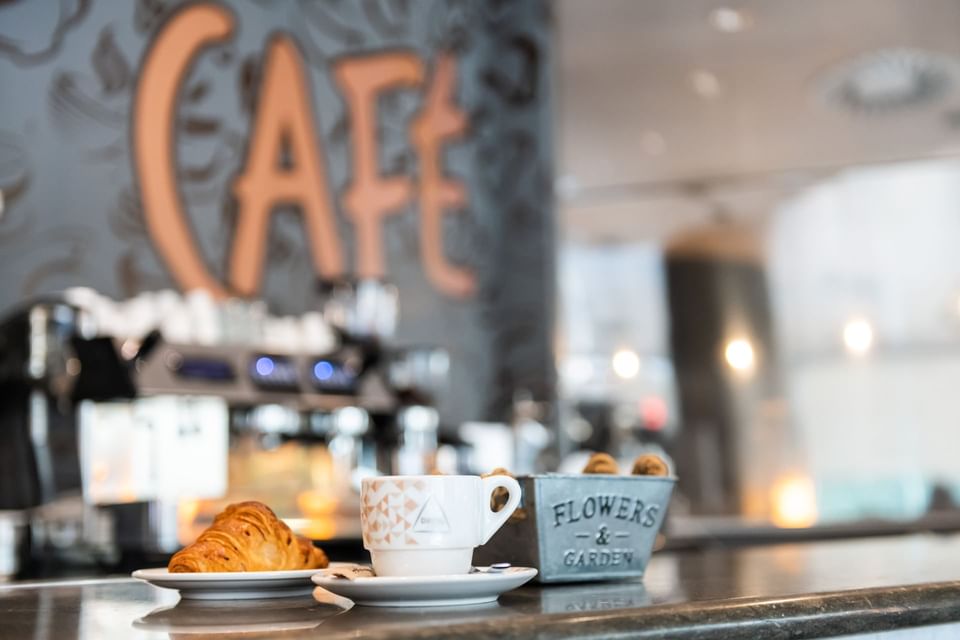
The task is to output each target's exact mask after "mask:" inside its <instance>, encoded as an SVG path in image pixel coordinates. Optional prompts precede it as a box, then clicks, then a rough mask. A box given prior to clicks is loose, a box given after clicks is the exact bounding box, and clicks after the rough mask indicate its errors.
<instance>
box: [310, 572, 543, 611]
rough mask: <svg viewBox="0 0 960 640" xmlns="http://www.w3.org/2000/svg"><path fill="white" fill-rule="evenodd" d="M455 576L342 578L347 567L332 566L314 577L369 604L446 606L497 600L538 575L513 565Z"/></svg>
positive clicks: (375, 605)
mask: <svg viewBox="0 0 960 640" xmlns="http://www.w3.org/2000/svg"><path fill="white" fill-rule="evenodd" d="M479 569H480V571H479V572H478V573H468V574H466V575H453V576H416V577H404V578H381V577H379V576H369V577H368V576H361V577H356V578H354V579H352V580H348V579H345V578H338V577H336V576H335V575H334V574H336V573H340V574H342V573H343V567H330V568H329V569H323V570H321V571H320V572H319V573H317V574H315V575H314V576H313V577H312V578H311V580H313V582H314V584H317V585H319V586H321V587H323V588H324V589H326V590H327V591H330V592H331V593H334V594H336V595H338V596H343V597H345V598H349V599H350V600H353V601H354V602H355V603H356V604H362V605H366V606H368V607H444V606H458V605H465V604H481V603H484V602H493V601H495V600H496V599H497V598H498V597H500V594H502V593H504V592H507V591H510V590H511V589H516V588H517V587H519V586H520V585H522V584H524V583H526V582H527V581H529V580H530V579H531V578H533V577H534V576H535V575H537V570H536V569H531V568H529V567H510V568H509V569H506V570H504V571H498V572H489V573H488V572H487V571H486V567H480V568H479Z"/></svg>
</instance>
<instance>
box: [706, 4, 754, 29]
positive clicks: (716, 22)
mask: <svg viewBox="0 0 960 640" xmlns="http://www.w3.org/2000/svg"><path fill="white" fill-rule="evenodd" d="M710 24H712V25H713V28H714V29H716V30H717V31H722V32H723V33H737V32H738V31H743V30H744V29H747V28H749V27H750V25H751V24H753V20H752V19H751V18H750V14H748V13H746V12H745V11H741V10H739V9H733V8H731V7H717V8H716V9H714V10H713V11H711V12H710Z"/></svg>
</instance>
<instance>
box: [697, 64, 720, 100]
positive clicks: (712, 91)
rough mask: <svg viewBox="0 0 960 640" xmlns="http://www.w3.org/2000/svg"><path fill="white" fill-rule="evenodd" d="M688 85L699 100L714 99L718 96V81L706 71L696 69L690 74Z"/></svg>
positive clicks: (714, 75)
mask: <svg viewBox="0 0 960 640" xmlns="http://www.w3.org/2000/svg"><path fill="white" fill-rule="evenodd" d="M690 85H691V86H692V87H693V90H694V91H695V92H696V93H697V95H699V96H700V97H701V98H708V99H710V98H716V97H717V96H718V95H720V79H719V78H717V76H716V74H713V73H711V72H710V71H707V70H706V69H697V70H696V71H694V72H693V73H691V74H690Z"/></svg>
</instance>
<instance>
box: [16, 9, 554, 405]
mask: <svg viewBox="0 0 960 640" xmlns="http://www.w3.org/2000/svg"><path fill="white" fill-rule="evenodd" d="M548 43H549V16H548V7H547V4H546V3H545V2H540V1H537V2H504V1H494V0H491V1H487V2H478V1H467V2H456V1H452V0H447V1H439V0H415V1H411V0H350V1H346V0H343V1H337V0H328V1H319V0H298V1H281V0H274V1H270V0H246V1H240V0H237V1H234V2H174V1H169V0H136V1H131V2H116V1H115V0H59V2H57V1H53V0H51V1H45V2H36V1H29V0H21V1H19V2H17V1H13V2H10V1H8V2H4V3H0V190H2V193H3V197H4V202H5V207H4V211H3V214H2V217H0V274H2V282H3V286H2V287H0V309H7V308H9V307H12V306H14V305H15V304H17V303H18V302H19V301H21V300H22V299H24V298H28V297H30V296H33V295H38V294H42V293H45V292H51V291H57V290H60V289H62V288H64V287H67V286H71V285H88V286H92V287H95V288H96V289H98V290H100V291H102V292H103V293H105V294H107V295H111V296H114V297H116V298H124V297H128V296H131V295H133V294H135V293H137V292H138V291H143V290H155V289H161V288H171V287H172V288H177V289H180V290H188V289H191V288H195V287H203V288H206V289H209V290H210V291H212V292H214V293H215V294H216V295H219V296H233V295H239V296H261V297H263V298H264V299H266V300H267V301H268V303H269V304H270V307H271V309H272V310H273V311H274V312H275V313H296V312H301V311H304V310H306V309H309V308H311V307H312V306H314V305H315V304H316V302H317V299H316V297H315V291H316V282H317V279H318V278H321V277H337V276H351V277H352V276H364V277H386V278H388V279H389V280H391V281H393V282H395V283H396V284H397V285H398V287H399V289H400V296H401V298H400V301H401V317H400V327H399V339H400V341H402V342H407V343H410V342H416V343H431V344H441V345H443V346H446V347H447V348H449V349H450V350H451V353H452V356H453V363H454V370H453V373H452V380H451V383H452V393H451V395H450V397H448V398H446V399H445V401H444V403H443V405H442V407H441V408H442V410H443V413H444V416H445V418H446V420H447V421H448V422H450V423H456V422H459V421H462V420H465V419H478V418H483V419H490V418H494V419H497V418H502V417H503V414H504V411H505V408H506V406H507V405H508V403H509V400H510V397H511V396H512V394H513V393H514V391H515V390H517V389H526V390H529V391H531V392H533V393H534V395H535V396H538V397H542V398H550V397H552V393H553V367H552V356H551V344H550V341H551V330H552V321H551V317H552V311H553V310H552V300H553V280H554V275H553V223H552V201H551V188H550V186H551V174H550V156H551V148H550V145H549V141H550V121H549V104H548V97H549V85H548V80H549V77H548V76H549V67H548V58H549V46H548Z"/></svg>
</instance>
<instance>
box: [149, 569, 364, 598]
mask: <svg viewBox="0 0 960 640" xmlns="http://www.w3.org/2000/svg"><path fill="white" fill-rule="evenodd" d="M343 564H345V563H340V562H332V563H330V568H337V567H339V566H341V565H343ZM318 571H323V569H299V570H296V571H236V572H222V573H170V572H169V571H168V570H167V569H166V567H164V568H161V569H139V570H137V571H134V572H133V573H132V574H131V575H132V576H133V577H134V578H137V579H139V580H143V581H145V582H149V583H150V584H152V585H153V586H155V587H160V588H161V589H176V590H178V591H179V592H180V597H181V598H186V599H191V600H249V599H253V598H286V597H289V596H300V595H304V594H308V593H310V592H311V590H312V589H313V587H312V586H311V585H310V577H311V576H312V575H314V574H316V573H317V572H318Z"/></svg>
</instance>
